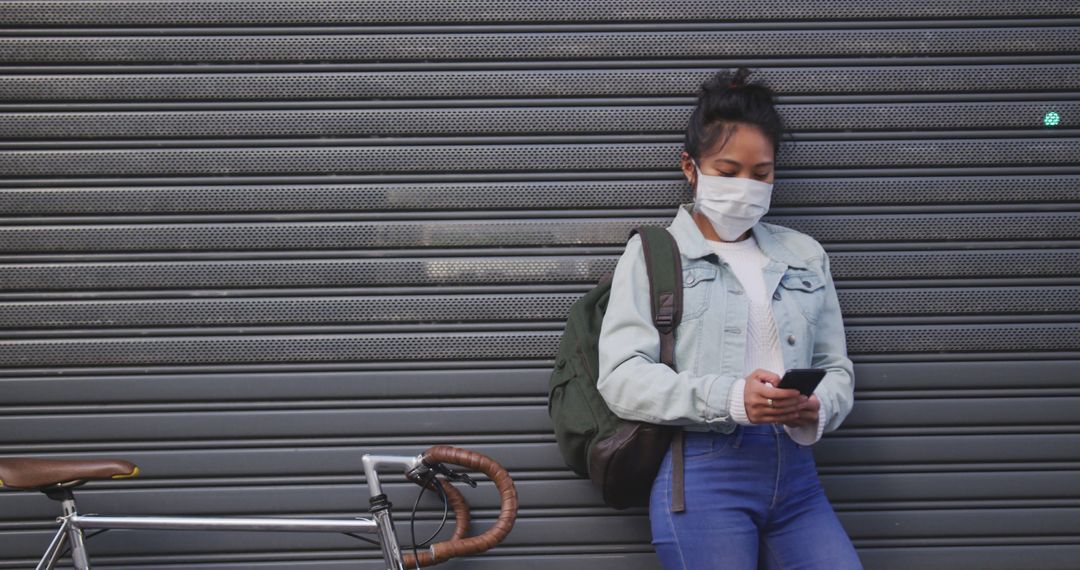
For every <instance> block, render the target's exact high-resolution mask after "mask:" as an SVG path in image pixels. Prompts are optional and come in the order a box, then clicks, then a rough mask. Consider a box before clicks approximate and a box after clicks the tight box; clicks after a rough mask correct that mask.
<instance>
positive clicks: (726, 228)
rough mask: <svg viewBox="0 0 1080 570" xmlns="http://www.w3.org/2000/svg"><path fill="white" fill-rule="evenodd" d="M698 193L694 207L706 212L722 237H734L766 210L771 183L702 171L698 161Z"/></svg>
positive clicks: (732, 238)
mask: <svg viewBox="0 0 1080 570" xmlns="http://www.w3.org/2000/svg"><path fill="white" fill-rule="evenodd" d="M694 169H695V170H697V193H696V195H695V196H694V210H696V211H698V212H701V213H702V214H705V217H706V218H708V219H709V221H710V222H711V223H712V226H713V228H714V229H715V230H716V233H717V235H719V236H720V237H721V238H722V239H724V240H725V241H735V239H736V238H738V237H739V236H741V235H742V234H743V232H745V231H746V230H748V229H750V228H751V227H752V226H753V225H754V224H756V223H757V222H758V220H760V219H761V217H762V216H764V215H765V212H768V211H769V200H770V199H771V198H772V188H773V185H772V184H770V183H768V182H761V181H759V180H751V179H750V178H742V177H735V176H713V175H707V174H702V173H701V168H699V167H698V165H697V161H694Z"/></svg>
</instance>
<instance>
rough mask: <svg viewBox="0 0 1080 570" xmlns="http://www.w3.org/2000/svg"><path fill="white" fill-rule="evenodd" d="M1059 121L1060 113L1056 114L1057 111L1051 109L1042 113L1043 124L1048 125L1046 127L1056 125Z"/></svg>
mask: <svg viewBox="0 0 1080 570" xmlns="http://www.w3.org/2000/svg"><path fill="white" fill-rule="evenodd" d="M1060 122H1061V115H1058V114H1057V113H1055V112H1053V111H1050V112H1048V113H1046V114H1045V115H1043V124H1044V125H1046V126H1048V127H1056V126H1057V124H1058V123H1060Z"/></svg>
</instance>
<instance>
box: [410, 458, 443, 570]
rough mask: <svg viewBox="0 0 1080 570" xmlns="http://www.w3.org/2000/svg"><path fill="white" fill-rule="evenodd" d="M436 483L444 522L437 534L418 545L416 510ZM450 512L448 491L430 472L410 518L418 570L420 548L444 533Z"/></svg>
mask: <svg viewBox="0 0 1080 570" xmlns="http://www.w3.org/2000/svg"><path fill="white" fill-rule="evenodd" d="M432 481H434V482H435V490H436V491H438V492H439V495H441V496H442V500H443V515H442V522H441V523H439V528H437V529H435V532H433V533H432V534H431V536H429V537H428V538H427V540H425V541H424V542H421V543H420V544H416V508H417V507H418V506H419V505H420V497H422V496H424V491H426V490H427V485H428V483H430V482H432ZM449 510H450V499H449V497H447V496H446V491H445V490H444V489H443V488H442V484H440V483H439V479H438V476H437V474H436V473H435V472H434V471H429V472H428V477H427V479H426V480H425V481H424V484H423V485H421V486H420V492H419V493H417V494H416V502H414V503H413V510H412V516H411V517H409V533H410V534H411V537H412V551H413V560H415V561H416V570H420V552H419V549H418V547H420V546H427V544H428V543H429V542H431V541H432V540H433V539H434V538H435V537H436V536H438V535H439V533H440V532H442V529H443V527H444V526H446V515H447V513H448V512H449Z"/></svg>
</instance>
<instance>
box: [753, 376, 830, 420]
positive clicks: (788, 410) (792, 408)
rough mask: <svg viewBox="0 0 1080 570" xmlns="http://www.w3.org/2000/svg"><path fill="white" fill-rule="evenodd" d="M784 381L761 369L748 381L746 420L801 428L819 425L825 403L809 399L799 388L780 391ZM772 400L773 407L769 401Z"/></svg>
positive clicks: (813, 397) (815, 397)
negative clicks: (819, 415) (821, 409)
mask: <svg viewBox="0 0 1080 570" xmlns="http://www.w3.org/2000/svg"><path fill="white" fill-rule="evenodd" d="M779 383H780V377H779V376H777V375H776V374H775V373H773V372H769V371H768V370H765V369H763V368H758V369H756V370H754V371H753V372H751V373H750V374H749V375H747V377H746V389H745V390H744V391H743V403H744V407H745V408H746V417H747V418H748V419H749V420H750V421H751V422H752V423H755V424H761V423H778V424H784V425H788V426H791V427H798V426H801V425H806V424H810V423H816V422H817V421H818V419H817V413H818V409H819V407H820V406H821V403H820V402H819V401H818V399H817V396H811V397H810V398H807V397H806V396H803V395H802V394H800V393H799V391H798V390H796V389H795V388H787V389H783V390H782V389H780V388H777V387H776V385H777V384H779ZM770 398H772V406H770V405H769V399H770Z"/></svg>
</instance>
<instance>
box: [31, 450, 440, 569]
mask: <svg viewBox="0 0 1080 570" xmlns="http://www.w3.org/2000/svg"><path fill="white" fill-rule="evenodd" d="M422 460H423V456H422V455H415V456H403V455H371V454H365V455H364V456H363V458H362V461H363V465H364V475H365V476H366V477H367V484H368V491H369V494H370V495H371V504H372V506H371V510H370V513H371V515H372V518H360V517H357V518H354V519H314V518H297V519H286V518H271V517H197V516H182V517H160V516H123V515H121V516H101V515H92V514H87V515H81V514H79V513H78V510H77V509H76V507H75V498H74V496H73V495H72V493H71V490H70V489H65V495H64V499H63V501H62V508H63V515H62V516H60V517H58V518H57V522H59V523H60V528H59V529H58V530H57V532H56V535H55V536H53V539H52V542H50V543H49V546H48V548H46V549H45V554H44V556H42V558H41V561H40V562H39V563H38V565H37V570H52V569H53V568H54V567H55V565H56V563H57V561H58V560H59V558H60V553H61V552H62V551H63V547H64V545H65V544H66V543H68V542H70V543H71V559H72V563H73V564H74V566H75V570H90V559H89V555H88V554H87V552H86V545H85V541H84V539H83V533H82V531H83V530H84V529H156V530H223V531H224V530H249V531H252V530H254V531H300V532H354V533H367V534H376V535H378V539H379V544H380V546H381V548H382V555H383V560H384V562H385V563H386V567H387V569H388V570H405V567H404V563H403V562H402V556H401V548H400V545H399V544H398V541H397V533H396V532H395V531H394V521H393V520H392V518H391V512H390V503H389V502H388V501H387V500H386V495H385V494H383V492H382V486H381V484H380V483H379V476H378V470H380V469H386V468H392V467H396V468H401V469H402V470H403V471H404V472H408V471H410V470H412V469H415V468H416V467H417V466H418V465H420V463H421V461H422Z"/></svg>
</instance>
